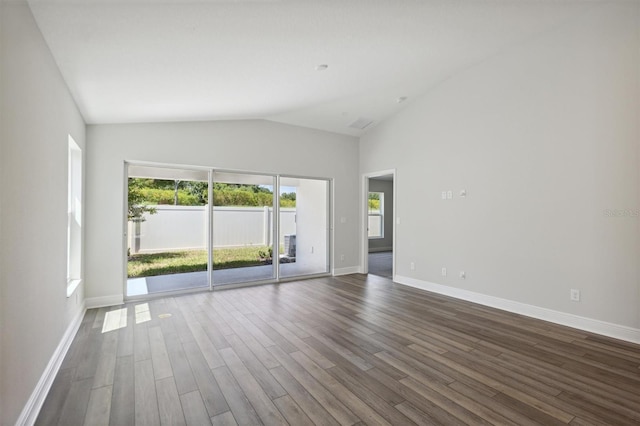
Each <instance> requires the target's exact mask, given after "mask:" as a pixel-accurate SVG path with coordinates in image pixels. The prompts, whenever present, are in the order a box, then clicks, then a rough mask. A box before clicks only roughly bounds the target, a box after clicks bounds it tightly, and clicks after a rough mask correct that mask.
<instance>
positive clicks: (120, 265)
mask: <svg viewBox="0 0 640 426" xmlns="http://www.w3.org/2000/svg"><path fill="white" fill-rule="evenodd" d="M87 144H88V149H87V185H86V187H87V191H86V192H87V198H86V204H87V209H86V217H87V236H86V238H87V258H86V278H87V279H86V283H87V287H86V289H87V298H88V300H87V303H88V304H90V305H96V304H98V305H99V304H110V303H116V302H117V300H118V298H119V299H120V300H121V299H122V294H123V282H124V268H125V265H124V255H123V253H124V252H123V239H122V235H123V214H124V213H123V212H124V198H123V188H124V180H123V179H124V162H125V161H126V160H129V161H150V162H158V163H172V164H181V165H193V166H207V167H216V168H221V169H229V170H244V171H257V172H264V173H274V174H275V173H283V174H290V175H294V176H309V177H320V178H323V177H324V178H332V179H334V189H335V191H334V193H333V200H334V206H333V207H334V212H335V217H336V220H335V224H334V234H335V241H334V245H335V258H336V260H335V262H334V268H335V269H337V270H338V271H337V272H338V273H340V272H341V271H340V270H342V271H343V272H344V271H352V272H355V271H357V268H358V263H359V262H358V261H359V246H358V170H357V167H353V166H354V164H357V163H358V141H357V139H356V138H353V137H350V136H343V135H338V134H334V133H328V132H323V131H317V130H311V129H305V128H302V127H295V126H289V125H284V124H279V123H272V122H268V121H260V120H245V121H242V120H238V121H218V122H193V123H163V124H120V125H92V126H88V127H87ZM341 218H345V221H344V222H342V221H341V220H340V219H341ZM105 253H109V255H108V256H105ZM341 255H344V257H345V260H344V261H341V260H340V259H341Z"/></svg>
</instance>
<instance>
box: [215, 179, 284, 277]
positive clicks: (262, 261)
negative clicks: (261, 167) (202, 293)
mask: <svg viewBox="0 0 640 426" xmlns="http://www.w3.org/2000/svg"><path fill="white" fill-rule="evenodd" d="M274 188H275V177H274V176H266V175H257V174H256V175H254V174H246V173H231V172H220V171H215V172H214V173H213V285H214V286H219V285H227V284H238V283H246V282H253V281H270V280H274V279H275V278H276V275H275V274H276V272H275V267H274V259H275V260H276V262H277V259H278V256H279V253H278V249H277V244H274V225H275V224H274V217H273V207H274V205H273V204H274V196H273V193H274Z"/></svg>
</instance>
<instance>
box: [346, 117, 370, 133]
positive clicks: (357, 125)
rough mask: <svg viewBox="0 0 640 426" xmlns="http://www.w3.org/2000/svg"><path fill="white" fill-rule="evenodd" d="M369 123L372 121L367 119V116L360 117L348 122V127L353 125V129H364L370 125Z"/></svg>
mask: <svg viewBox="0 0 640 426" xmlns="http://www.w3.org/2000/svg"><path fill="white" fill-rule="evenodd" d="M371 123H373V120H369V119H368V118H362V117H360V118H358V119H357V120H356V121H354V122H353V123H351V124H349V127H353V128H354V129H360V130H364V129H366V128H367V127H369V125H371Z"/></svg>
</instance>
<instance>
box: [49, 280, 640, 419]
mask: <svg viewBox="0 0 640 426" xmlns="http://www.w3.org/2000/svg"><path fill="white" fill-rule="evenodd" d="M639 367H640V347H639V346H638V345H633V344H629V343H624V342H620V341H616V340H613V339H609V338H605V337H601V336H597V335H593V334H589V333H585V332H581V331H576V330H573V329H569V328H565V327H561V326H557V325H553V324H549V323H546V322H542V321H537V320H533V319H529V318H525V317H521V316H518V315H513V314H509V313H506V312H502V311H498V310H494V309H490V308H486V307H483V306H478V305H474V304H471V303H467V302H462V301H458V300H455V299H451V298H447V297H443V296H439V295H434V294H431V293H427V292H423V291H420V290H416V289H412V288H408V287H404V286H401V285H396V284H393V283H392V282H391V281H390V280H388V279H384V278H380V277H374V276H370V277H366V276H363V275H350V276H344V277H336V278H322V279H314V280H308V281H300V282H294V283H288V284H280V285H266V286H261V287H250V288H243V289H236V290H226V291H218V292H213V293H199V294H192V295H186V296H182V297H167V298H164V299H157V300H153V301H150V302H147V303H145V302H138V303H130V304H127V305H125V306H120V307H113V308H108V309H99V310H90V311H88V313H87V315H86V317H85V318H84V321H83V323H82V326H81V328H80V331H79V332H78V335H77V337H76V338H75V340H74V342H73V345H72V347H71V349H70V351H69V354H68V355H67V357H66V359H65V361H64V364H63V366H62V369H61V371H60V372H59V374H58V376H57V378H56V380H55V383H54V385H53V388H52V389H51V392H50V394H49V396H48V398H47V400H46V402H45V405H44V407H43V409H42V411H41V413H40V417H39V418H38V422H37V423H38V424H40V425H49V424H60V425H82V424H111V425H133V424H136V425H180V424H189V425H205V424H210V423H212V424H214V425H226V424H236V423H237V424H244V425H257V424H262V423H264V424H287V423H288V424H291V425H305V424H314V423H315V424H318V425H337V424H342V425H353V424H359V425H360V424H392V425H405V424H413V423H416V424H420V425H422V424H444V425H451V424H473V425H477V424H501V425H502V424H543V425H554V424H572V425H601V424H614V425H622V424H638V423H640V369H639Z"/></svg>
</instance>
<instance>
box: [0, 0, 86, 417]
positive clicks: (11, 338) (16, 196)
mask: <svg viewBox="0 0 640 426" xmlns="http://www.w3.org/2000/svg"><path fill="white" fill-rule="evenodd" d="M0 7H1V8H2V10H1V11H0V15H1V18H0V19H1V34H0V40H1V43H2V46H1V54H2V57H1V60H0V93H1V95H0V117H1V122H0V132H1V134H0V140H2V148H1V152H0V173H1V175H0V182H2V184H1V185H0V187H2V194H1V197H0V198H1V199H2V205H1V209H2V212H1V216H0V217H1V222H0V235H1V241H2V244H0V292H1V294H0V324H2V330H1V332H2V334H1V342H0V347H1V349H0V353H1V359H2V362H0V383H1V388H0V412H1V414H0V424H3V425H10V424H14V423H15V422H16V420H17V419H18V417H19V415H20V413H21V411H22V410H23V407H24V406H25V404H26V403H27V401H28V400H29V397H30V395H31V394H32V392H33V391H34V389H35V388H36V384H37V383H38V380H39V379H40V377H41V376H42V374H43V372H44V370H45V367H46V366H47V364H48V362H49V361H50V359H51V358H52V356H53V354H54V352H55V351H56V348H57V347H58V344H59V343H60V342H61V340H62V338H63V335H64V333H65V331H66V330H67V328H68V327H69V326H70V324H71V323H72V320H73V319H74V318H75V317H76V316H77V315H78V314H79V313H81V311H82V307H83V301H84V300H83V288H82V286H81V287H79V288H78V289H77V290H76V294H74V295H73V296H72V297H71V298H67V296H66V284H67V280H66V277H67V268H66V265H67V261H66V254H67V249H66V244H67V149H68V142H67V141H68V135H69V134H71V136H72V137H73V138H74V139H75V141H76V142H77V143H78V145H79V146H80V147H81V148H84V141H85V126H84V122H83V121H82V118H81V116H80V114H79V113H78V110H77V108H76V106H75V104H74V102H73V100H72V98H71V96H70V95H69V92H68V90H67V87H66V85H65V83H64V81H63V79H62V77H61V75H60V73H59V71H58V69H57V67H56V64H55V62H54V60H53V58H52V56H51V54H50V52H49V50H48V48H47V46H46V44H45V42H44V40H43V38H42V36H41V35H40V31H39V29H38V28H37V27H36V24H35V22H34V20H33V17H32V15H31V12H30V11H29V8H28V6H27V5H26V3H15V2H10V3H7V2H1V3H0Z"/></svg>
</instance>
